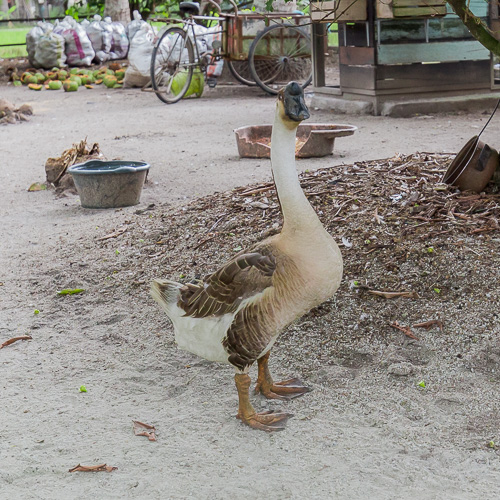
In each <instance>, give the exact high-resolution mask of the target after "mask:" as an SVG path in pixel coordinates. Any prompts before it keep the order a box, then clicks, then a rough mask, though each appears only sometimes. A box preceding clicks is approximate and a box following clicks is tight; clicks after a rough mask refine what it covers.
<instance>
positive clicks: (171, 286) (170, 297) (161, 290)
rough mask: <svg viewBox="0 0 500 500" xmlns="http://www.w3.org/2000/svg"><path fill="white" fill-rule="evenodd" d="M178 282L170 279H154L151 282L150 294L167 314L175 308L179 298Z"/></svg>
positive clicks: (179, 287)
mask: <svg viewBox="0 0 500 500" xmlns="http://www.w3.org/2000/svg"><path fill="white" fill-rule="evenodd" d="M181 288H182V285H181V284H180V283H176V282H175V281H170V280H162V279H155V280H153V282H152V283H151V295H152V296H153V299H155V300H156V302H158V304H160V306H161V307H162V309H164V310H165V312H166V313H167V314H169V313H172V312H173V311H174V310H175V309H177V301H178V300H179V293H180V292H179V290H180V289H181Z"/></svg>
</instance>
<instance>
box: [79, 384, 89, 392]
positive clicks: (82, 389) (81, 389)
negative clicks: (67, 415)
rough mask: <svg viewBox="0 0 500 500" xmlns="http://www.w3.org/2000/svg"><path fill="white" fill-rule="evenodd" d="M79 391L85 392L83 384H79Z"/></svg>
mask: <svg viewBox="0 0 500 500" xmlns="http://www.w3.org/2000/svg"><path fill="white" fill-rule="evenodd" d="M79 390H80V392H87V388H86V387H85V386H84V385H81V386H80V389H79Z"/></svg>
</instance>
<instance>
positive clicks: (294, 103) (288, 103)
mask: <svg viewBox="0 0 500 500" xmlns="http://www.w3.org/2000/svg"><path fill="white" fill-rule="evenodd" d="M280 97H281V99H282V101H283V107H284V109H285V114H286V116H288V118H290V120H293V121H294V122H301V121H303V120H307V119H308V118H309V116H311V115H310V114H309V110H308V109H307V106H306V103H305V101H304V90H303V89H302V87H301V86H300V84H298V83H297V82H290V83H289V84H288V85H287V86H286V87H284V88H283V89H282V90H281V91H280Z"/></svg>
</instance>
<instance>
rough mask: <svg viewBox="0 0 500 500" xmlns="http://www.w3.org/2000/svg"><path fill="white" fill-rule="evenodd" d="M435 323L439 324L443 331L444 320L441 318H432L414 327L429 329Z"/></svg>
mask: <svg viewBox="0 0 500 500" xmlns="http://www.w3.org/2000/svg"><path fill="white" fill-rule="evenodd" d="M434 325H437V326H438V327H439V329H440V330H441V331H443V322H442V321H440V320H439V319H431V320H429V321H424V322H423V323H417V324H416V325H413V328H425V329H426V330H429V329H430V328H432V327H433V326H434Z"/></svg>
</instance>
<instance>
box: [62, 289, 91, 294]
mask: <svg viewBox="0 0 500 500" xmlns="http://www.w3.org/2000/svg"><path fill="white" fill-rule="evenodd" d="M84 291H85V289H83V288H65V289H64V290H59V291H58V292H57V295H75V294H76V293H82V292H84Z"/></svg>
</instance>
